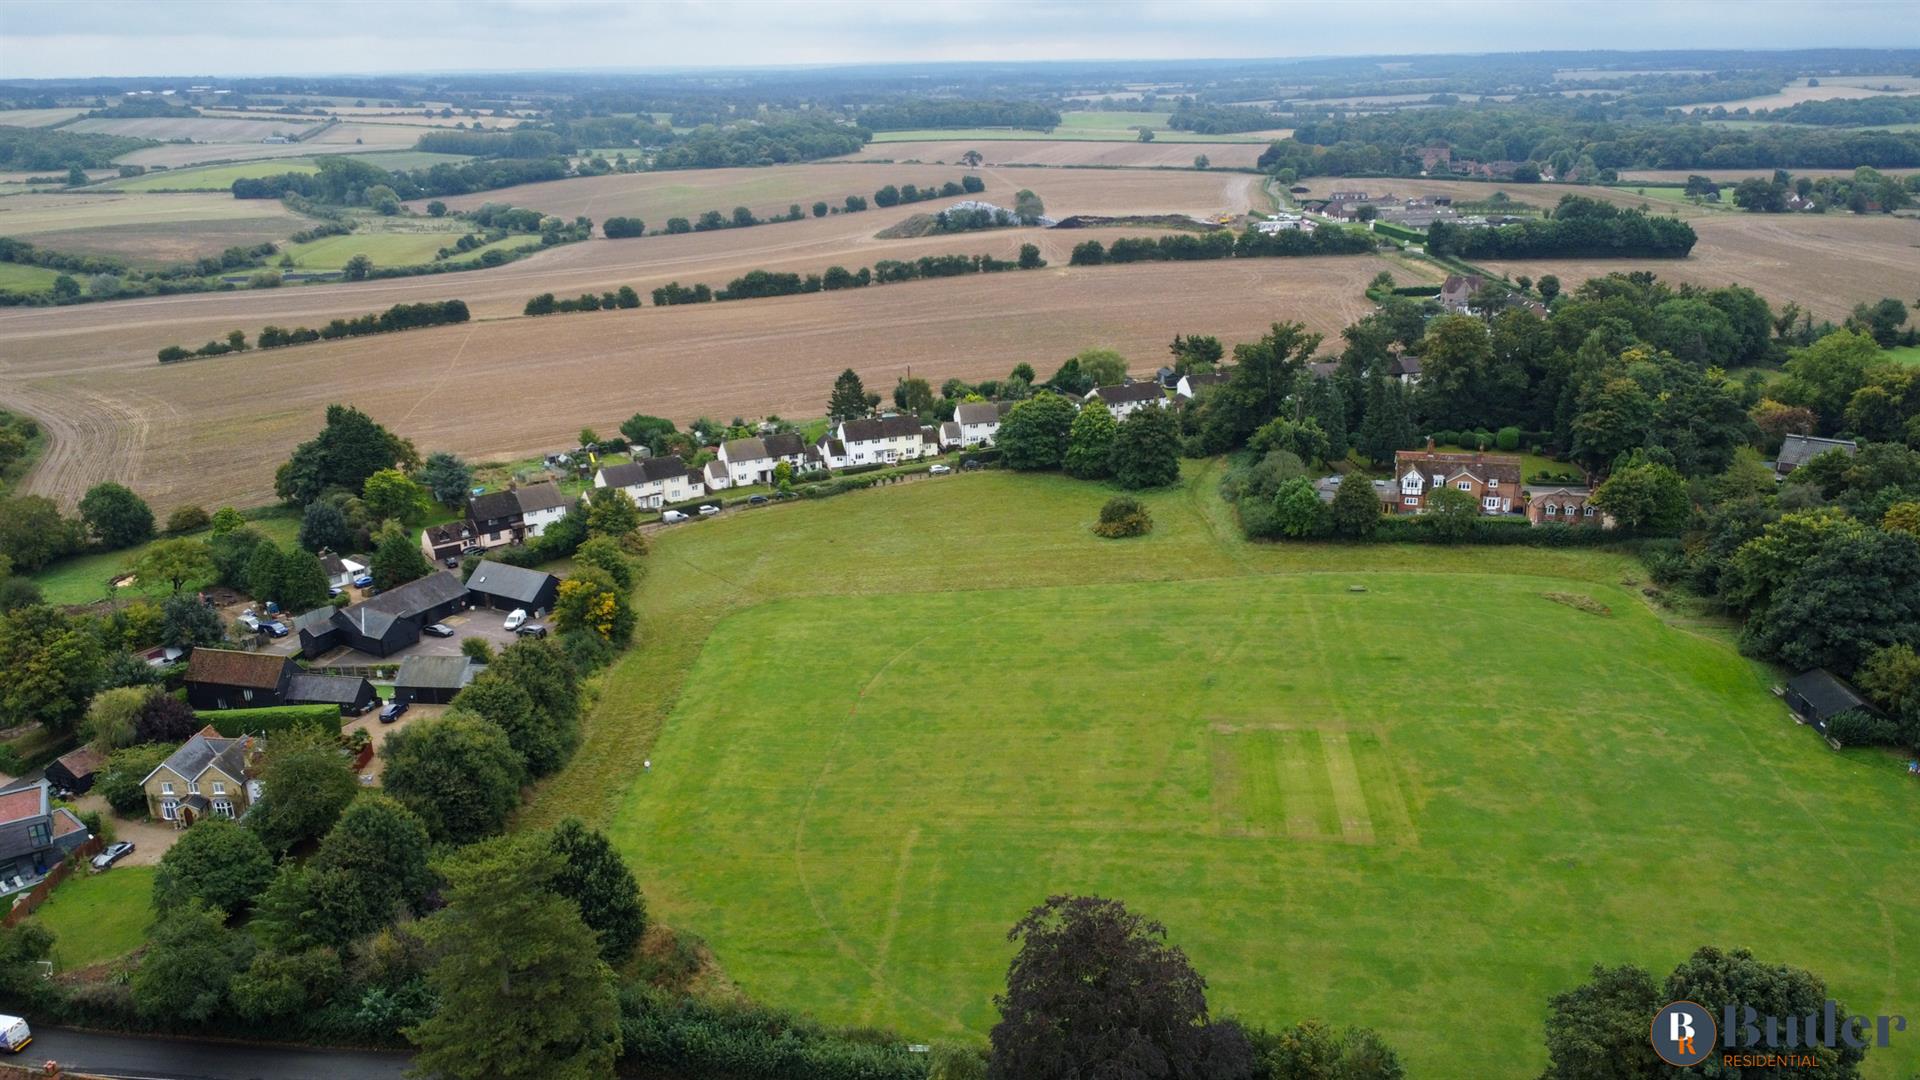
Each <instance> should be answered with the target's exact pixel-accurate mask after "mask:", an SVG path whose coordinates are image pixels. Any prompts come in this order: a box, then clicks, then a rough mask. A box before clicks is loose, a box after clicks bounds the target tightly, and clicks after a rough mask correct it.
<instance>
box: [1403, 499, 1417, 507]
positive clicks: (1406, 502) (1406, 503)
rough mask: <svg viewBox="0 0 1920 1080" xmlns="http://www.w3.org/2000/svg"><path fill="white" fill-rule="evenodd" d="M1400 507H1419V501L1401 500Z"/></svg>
mask: <svg viewBox="0 0 1920 1080" xmlns="http://www.w3.org/2000/svg"><path fill="white" fill-rule="evenodd" d="M1400 505H1401V506H1419V505H1420V500H1419V499H1401V500H1400Z"/></svg>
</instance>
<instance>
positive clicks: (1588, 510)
mask: <svg viewBox="0 0 1920 1080" xmlns="http://www.w3.org/2000/svg"><path fill="white" fill-rule="evenodd" d="M1587 516H1588V517H1592V516H1593V507H1591V506H1589V507H1587Z"/></svg>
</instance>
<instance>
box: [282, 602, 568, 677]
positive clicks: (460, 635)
mask: <svg viewBox="0 0 1920 1080" xmlns="http://www.w3.org/2000/svg"><path fill="white" fill-rule="evenodd" d="M440 621H441V622H443V623H445V624H446V625H447V626H448V627H450V628H452V630H453V636H452V637H450V638H442V637H434V636H433V635H431V634H421V635H420V640H419V641H416V642H414V643H413V644H411V645H409V646H407V647H406V648H404V649H395V650H394V651H393V652H392V653H391V654H390V655H387V656H384V657H382V656H371V655H368V654H367V653H363V652H359V651H357V650H354V649H348V648H339V649H335V650H333V651H332V652H329V653H327V654H326V655H324V656H322V657H320V659H318V660H315V661H314V662H313V666H314V667H335V666H339V667H365V666H373V665H376V664H380V665H385V664H391V665H394V666H396V667H397V666H399V664H400V662H401V661H403V660H405V659H406V658H407V657H409V656H459V655H460V643H461V642H462V641H464V640H466V639H467V638H470V637H475V638H481V639H483V640H485V641H486V642H487V643H488V644H489V645H492V646H493V651H495V652H499V651H500V650H501V649H504V648H506V647H507V646H509V645H511V644H513V643H514V642H515V641H516V640H518V639H517V638H516V637H514V634H513V631H511V630H508V629H507V628H506V621H507V613H506V612H504V611H494V610H492V609H490V608H474V609H472V610H470V611H463V612H460V613H459V614H458V615H449V616H447V617H446V618H444V619H442V620H440ZM543 621H544V620H543ZM284 644H285V642H275V643H274V645H275V646H276V647H273V648H269V649H267V650H263V651H270V652H280V651H281V649H279V648H278V647H277V646H280V645H284ZM298 648H299V642H298V640H297V639H296V640H295V641H294V645H293V648H292V649H290V650H287V651H288V652H292V651H295V650H298Z"/></svg>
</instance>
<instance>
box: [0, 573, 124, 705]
mask: <svg viewBox="0 0 1920 1080" xmlns="http://www.w3.org/2000/svg"><path fill="white" fill-rule="evenodd" d="M102 660H103V656H102V653H101V649H100V642H99V639H98V638H97V637H96V636H95V635H94V634H93V633H92V632H91V631H90V630H89V629H88V628H87V627H85V626H83V625H81V624H80V623H79V622H78V621H76V620H75V619H74V618H73V617H72V616H70V615H68V614H66V613H65V612H63V611H61V610H60V609H58V608H54V607H48V606H47V605H45V604H35V605H31V606H28V607H23V608H15V609H14V610H13V611H10V612H8V613H7V614H6V616H5V617H4V618H0V721H4V723H5V724H6V726H8V727H13V726H15V725H18V724H29V723H34V722H36V721H37V722H39V723H40V724H41V725H43V726H45V727H47V728H49V729H51V730H54V731H65V730H67V729H68V728H71V727H72V726H73V724H74V721H76V720H78V719H80V716H81V714H83V713H85V712H86V709H87V699H88V698H89V697H91V696H92V694H93V689H94V686H95V684H96V683H97V682H98V680H99V675H100V665H101V663H102Z"/></svg>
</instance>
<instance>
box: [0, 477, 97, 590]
mask: <svg viewBox="0 0 1920 1080" xmlns="http://www.w3.org/2000/svg"><path fill="white" fill-rule="evenodd" d="M80 543H81V528H80V523H79V522H76V521H72V520H69V519H67V518H65V517H62V516H61V515H60V508H59V507H58V506H56V505H55V504H54V502H53V500H52V499H49V498H46V497H45V496H42V495H22V496H19V497H17V498H11V499H8V498H0V555H5V556H6V557H7V558H9V559H11V560H13V569H14V571H15V572H17V573H32V572H33V571H35V570H38V569H40V568H41V567H43V566H45V565H47V564H48V563H50V562H52V561H53V560H55V559H57V558H59V557H60V556H62V555H65V554H67V553H68V552H70V551H72V550H73V549H75V548H77V547H79V546H80Z"/></svg>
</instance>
